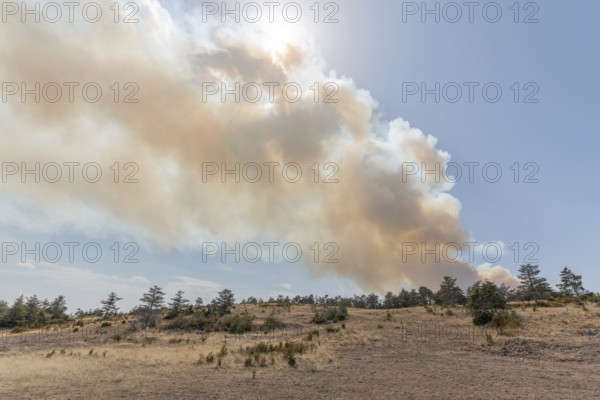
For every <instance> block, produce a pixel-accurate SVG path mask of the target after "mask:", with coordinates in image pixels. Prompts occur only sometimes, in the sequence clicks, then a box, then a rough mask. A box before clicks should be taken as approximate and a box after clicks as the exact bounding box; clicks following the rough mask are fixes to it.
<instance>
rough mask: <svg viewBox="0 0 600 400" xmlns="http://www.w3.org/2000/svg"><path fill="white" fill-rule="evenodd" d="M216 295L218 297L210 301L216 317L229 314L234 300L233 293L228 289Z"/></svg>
mask: <svg viewBox="0 0 600 400" xmlns="http://www.w3.org/2000/svg"><path fill="white" fill-rule="evenodd" d="M218 294H219V296H218V297H217V298H216V299H214V300H213V301H212V303H211V306H212V308H213V309H214V311H215V312H216V313H217V314H218V315H220V316H223V315H225V314H227V313H229V310H230V308H231V307H232V306H233V304H234V303H235V298H234V295H233V292H232V291H231V290H229V289H223V290H221V291H220V292H219V293H218Z"/></svg>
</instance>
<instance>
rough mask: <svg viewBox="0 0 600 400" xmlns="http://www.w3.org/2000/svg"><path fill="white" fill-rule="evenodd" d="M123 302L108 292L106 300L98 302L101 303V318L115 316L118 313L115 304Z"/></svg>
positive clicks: (114, 294)
mask: <svg viewBox="0 0 600 400" xmlns="http://www.w3.org/2000/svg"><path fill="white" fill-rule="evenodd" d="M120 300H123V298H121V297H119V296H117V294H116V293H115V292H110V294H109V295H108V298H107V299H106V300H100V303H102V305H103V306H102V318H110V317H112V316H114V315H117V314H118V312H119V307H117V302H118V301H120Z"/></svg>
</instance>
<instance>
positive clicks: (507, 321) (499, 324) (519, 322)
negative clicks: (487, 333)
mask: <svg viewBox="0 0 600 400" xmlns="http://www.w3.org/2000/svg"><path fill="white" fill-rule="evenodd" d="M491 322H492V326H493V327H494V328H496V330H497V331H498V333H500V334H504V330H505V329H518V328H520V327H521V326H523V318H522V317H521V316H520V315H519V314H517V313H516V312H515V311H514V310H513V311H511V312H510V313H508V312H499V313H497V314H496V315H494V317H493V318H492V320H491Z"/></svg>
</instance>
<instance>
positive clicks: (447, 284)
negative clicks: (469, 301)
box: [436, 276, 466, 307]
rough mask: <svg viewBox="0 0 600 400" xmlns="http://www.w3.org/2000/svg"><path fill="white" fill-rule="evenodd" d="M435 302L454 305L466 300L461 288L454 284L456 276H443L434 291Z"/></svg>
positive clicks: (446, 305)
mask: <svg viewBox="0 0 600 400" xmlns="http://www.w3.org/2000/svg"><path fill="white" fill-rule="evenodd" d="M436 298H437V302H438V303H440V304H441V305H443V306H444V307H454V306H455V305H457V304H464V303H465V301H466V298H465V295H464V292H463V290H462V289H461V288H460V287H459V286H458V285H457V284H456V278H452V277H451V276H444V278H443V280H442V283H440V289H439V290H438V292H437V293H436Z"/></svg>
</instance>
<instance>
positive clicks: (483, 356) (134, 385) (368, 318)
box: [0, 305, 600, 399]
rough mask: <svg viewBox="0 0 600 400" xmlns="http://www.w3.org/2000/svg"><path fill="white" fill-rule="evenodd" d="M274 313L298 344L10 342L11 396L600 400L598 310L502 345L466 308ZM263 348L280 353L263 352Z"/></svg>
mask: <svg viewBox="0 0 600 400" xmlns="http://www.w3.org/2000/svg"><path fill="white" fill-rule="evenodd" d="M273 309H274V314H275V315H276V317H277V318H278V319H279V320H281V321H282V322H283V323H284V324H286V327H287V335H283V332H282V331H280V330H278V331H275V332H271V333H270V334H269V335H264V334H263V333H254V332H253V333H252V335H249V336H244V335H241V336H234V335H230V334H227V335H223V334H222V333H213V334H210V335H207V336H204V337H203V336H201V335H199V334H197V333H193V332H188V333H186V332H169V331H158V330H154V331H144V332H141V333H137V334H136V335H134V336H133V337H130V338H129V339H125V338H124V339H122V340H120V341H119V342H115V341H113V340H111V339H110V338H109V337H103V338H102V339H101V340H96V339H93V340H88V341H87V342H83V341H82V340H77V341H74V342H68V343H65V342H64V341H63V342H60V343H59V342H56V341H50V342H47V343H28V344H25V345H23V346H16V345H3V344H2V343H1V342H0V398H1V399H12V398H15V399H16V398H56V399H58V398H72V399H76V398H90V397H93V398H113V397H117V398H157V399H168V398H186V397H187V398H259V397H260V398H266V399H270V398H273V399H276V398H282V397H290V398H300V397H302V398H325V397H330V398H340V397H344V398H357V399H358V398H360V399H363V398H381V397H384V396H392V395H395V396H401V397H405V398H419V399H420V398H449V397H453V398H489V397H490V396H491V395H493V397H495V398H516V397H519V398H540V399H541V398H544V399H554V398H556V399H559V398H560V399H568V398H594V397H596V398H597V397H598V396H600V383H598V382H597V381H595V380H593V379H589V377H590V376H593V374H595V373H596V370H597V365H598V363H599V362H600V343H599V342H600V318H599V317H600V314H599V313H598V309H597V308H594V307H592V308H591V311H587V312H586V311H583V310H581V309H579V308H576V307H574V306H572V305H567V306H565V307H548V308H538V309H537V311H533V310H532V309H531V308H527V309H524V310H523V309H519V310H518V312H519V314H521V316H522V317H523V321H524V324H523V328H522V329H521V330H512V331H511V330H509V331H507V332H505V333H504V334H503V335H500V334H499V333H498V332H496V331H495V330H493V329H490V330H488V331H487V333H488V334H489V335H490V336H491V338H492V343H490V342H489V340H486V338H485V335H484V333H485V332H483V331H481V330H479V329H478V328H473V326H472V324H471V322H470V318H469V316H468V315H466V313H464V312H463V310H461V309H455V310H454V311H453V312H452V313H451V314H452V315H448V314H449V313H446V310H442V309H440V308H439V307H433V310H432V312H427V311H426V310H425V309H424V308H411V309H400V310H390V312H389V313H388V311H387V310H357V309H350V310H349V316H348V319H347V320H345V321H343V323H344V327H342V323H336V324H332V325H330V326H332V328H329V329H327V328H326V326H327V325H321V326H318V327H317V326H316V325H314V324H311V323H310V321H311V319H312V318H313V316H314V310H313V309H312V308H311V307H308V306H293V307H291V310H290V311H288V310H285V309H280V308H276V307H274V308H273ZM244 311H246V312H248V314H250V315H256V317H257V318H256V323H257V324H260V320H261V318H262V319H264V318H266V317H267V316H268V315H270V314H271V310H269V309H267V310H266V312H265V313H262V312H261V308H259V307H258V306H250V305H248V306H238V307H237V308H236V311H235V312H236V313H242V312H244ZM86 326H87V327H93V326H94V323H93V322H88V324H87V325H86ZM378 326H381V328H379V327H378ZM315 329H316V330H318V333H317V332H315ZM457 332H460V333H461V334H458V333H457ZM472 332H474V333H472ZM467 333H468V334H467ZM259 343H263V344H264V345H265V346H268V348H269V349H270V350H269V351H262V350H260V349H258V348H257V345H258V344H259ZM261 346H262V345H261ZM269 346H270V347H269ZM288 348H294V349H300V348H302V350H301V351H294V358H295V365H294V368H291V366H290V363H289V362H288V361H289V359H288V352H287V351H286V350H285V349H288ZM261 349H263V350H264V347H261ZM273 349H275V350H273ZM210 354H212V356H213V360H212V362H208V361H207V357H208V356H209V355H210ZM248 360H250V361H248ZM273 382H277V383H276V384H274V383H273ZM486 387H487V388H488V389H487V391H484V390H483V388H486ZM575 389H576V390H575Z"/></svg>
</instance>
